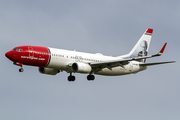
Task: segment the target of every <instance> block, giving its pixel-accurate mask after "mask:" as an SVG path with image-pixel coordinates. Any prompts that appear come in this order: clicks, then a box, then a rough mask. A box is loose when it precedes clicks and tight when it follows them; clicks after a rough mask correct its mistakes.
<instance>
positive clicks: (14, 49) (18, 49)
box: [13, 49, 22, 52]
mask: <svg viewBox="0 0 180 120" xmlns="http://www.w3.org/2000/svg"><path fill="white" fill-rule="evenodd" d="M13 50H14V51H19V52H20V51H22V49H13Z"/></svg>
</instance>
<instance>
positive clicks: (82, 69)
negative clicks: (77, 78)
mask: <svg viewBox="0 0 180 120" xmlns="http://www.w3.org/2000/svg"><path fill="white" fill-rule="evenodd" d="M91 70H92V68H91V66H90V65H89V64H86V63H81V62H76V63H73V64H72V71H73V72H78V73H90V72H91Z"/></svg>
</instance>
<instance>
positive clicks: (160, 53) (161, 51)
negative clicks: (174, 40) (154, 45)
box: [159, 43, 167, 55]
mask: <svg viewBox="0 0 180 120" xmlns="http://www.w3.org/2000/svg"><path fill="white" fill-rule="evenodd" d="M166 45H167V43H165V44H164V46H163V47H162V49H161V50H160V52H159V55H162V54H163V52H164V49H165V48H166Z"/></svg>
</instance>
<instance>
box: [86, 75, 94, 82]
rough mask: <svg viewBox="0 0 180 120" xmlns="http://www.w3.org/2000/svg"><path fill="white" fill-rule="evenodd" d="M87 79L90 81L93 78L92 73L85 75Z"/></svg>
mask: <svg viewBox="0 0 180 120" xmlns="http://www.w3.org/2000/svg"><path fill="white" fill-rule="evenodd" d="M87 79H88V80H89V81H90V80H94V79H95V76H94V75H88V76H87Z"/></svg>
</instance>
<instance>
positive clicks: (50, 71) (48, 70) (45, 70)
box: [39, 67, 59, 75]
mask: <svg viewBox="0 0 180 120" xmlns="http://www.w3.org/2000/svg"><path fill="white" fill-rule="evenodd" d="M39 72H40V73H42V74H48V75H56V74H57V73H59V70H57V69H53V68H44V67H39Z"/></svg>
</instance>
